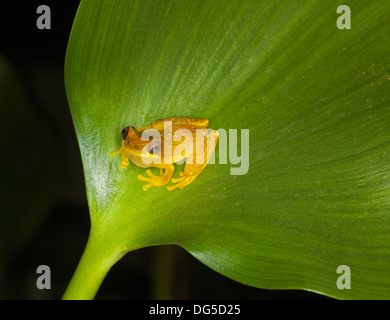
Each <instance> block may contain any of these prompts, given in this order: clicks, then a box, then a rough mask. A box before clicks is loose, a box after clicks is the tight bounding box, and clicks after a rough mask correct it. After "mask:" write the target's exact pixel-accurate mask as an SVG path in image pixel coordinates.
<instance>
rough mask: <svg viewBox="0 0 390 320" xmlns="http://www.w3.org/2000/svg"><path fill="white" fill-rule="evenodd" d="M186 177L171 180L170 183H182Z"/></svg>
mask: <svg viewBox="0 0 390 320" xmlns="http://www.w3.org/2000/svg"><path fill="white" fill-rule="evenodd" d="M185 178H186V177H182V178H172V180H171V181H172V182H173V183H177V182H180V181H183V180H184V179H185Z"/></svg>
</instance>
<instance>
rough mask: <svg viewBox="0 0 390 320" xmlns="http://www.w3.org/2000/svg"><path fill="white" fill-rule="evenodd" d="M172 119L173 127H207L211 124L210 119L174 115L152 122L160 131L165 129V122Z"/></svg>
mask: <svg viewBox="0 0 390 320" xmlns="http://www.w3.org/2000/svg"><path fill="white" fill-rule="evenodd" d="M165 121H170V122H172V127H178V128H179V127H181V128H184V127H187V126H188V127H192V128H193V127H198V128H199V129H200V128H207V127H208V125H209V120H208V119H196V118H187V117H172V118H167V119H163V120H156V121H153V122H152V127H153V128H154V129H156V130H158V131H162V130H164V122H165Z"/></svg>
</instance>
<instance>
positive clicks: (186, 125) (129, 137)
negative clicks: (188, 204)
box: [109, 117, 219, 191]
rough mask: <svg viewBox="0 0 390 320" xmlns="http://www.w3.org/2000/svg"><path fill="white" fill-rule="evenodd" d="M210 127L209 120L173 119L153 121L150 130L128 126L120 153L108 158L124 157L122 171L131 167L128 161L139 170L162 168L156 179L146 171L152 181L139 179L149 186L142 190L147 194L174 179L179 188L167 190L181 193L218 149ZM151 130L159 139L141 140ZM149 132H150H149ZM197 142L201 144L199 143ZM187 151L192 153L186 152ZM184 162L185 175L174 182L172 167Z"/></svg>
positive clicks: (123, 133)
mask: <svg viewBox="0 0 390 320" xmlns="http://www.w3.org/2000/svg"><path fill="white" fill-rule="evenodd" d="M208 125H209V120H207V119H195V118H186V117H174V118H167V119H164V120H157V121H153V122H152V125H151V126H146V127H138V128H137V129H135V128H134V127H132V126H129V127H126V128H124V129H123V130H122V138H123V142H122V146H121V147H120V148H119V149H118V150H117V151H114V152H110V154H109V155H110V157H114V156H116V155H118V154H120V155H121V156H122V161H121V164H120V168H122V169H124V168H126V167H127V166H128V165H129V159H130V160H131V161H132V162H133V163H134V164H136V165H137V166H138V167H142V168H150V167H156V168H160V175H154V174H153V173H152V171H151V170H150V169H148V170H146V174H147V175H148V176H149V177H144V176H143V175H139V176H138V180H141V181H146V182H148V184H146V185H144V186H143V190H145V191H146V190H148V189H149V188H150V187H152V186H153V187H158V186H164V185H166V184H168V182H169V181H170V180H171V179H172V182H173V183H176V184H174V185H172V186H168V187H167V189H168V190H170V191H171V190H174V189H176V188H179V189H182V188H184V187H185V186H187V185H189V184H190V183H191V182H192V181H194V179H195V178H196V177H197V176H198V175H199V174H200V173H201V172H202V170H203V169H204V168H205V167H206V166H207V163H208V161H209V159H210V157H211V155H212V154H213V152H214V149H215V146H216V145H217V142H218V137H219V135H218V131H216V130H209V131H207V130H206V129H207V127H208ZM148 129H154V130H156V131H157V133H158V138H154V139H153V138H152V139H150V136H149V135H148V140H147V139H141V136H142V133H144V131H145V130H148ZM183 129H185V130H183ZM147 132H151V131H150V130H149V131H147ZM184 132H186V133H187V135H186V136H185V140H184V142H182V141H181V140H182V139H181V138H182V137H183V133H184ZM145 133H146V132H145ZM188 133H190V135H188ZM187 137H188V138H187ZM197 139H198V141H196V140H197ZM199 140H201V141H199ZM199 142H200V143H199ZM190 144H191V146H190ZM200 146H201V147H200ZM187 147H189V148H187ZM197 147H198V148H203V150H202V151H200V150H198V151H197V150H196V149H197ZM176 148H177V149H178V150H179V151H177V149H176ZM188 149H189V150H190V151H189V152H185V151H186V150H188ZM175 150H176V151H175ZM184 160H186V164H185V167H184V171H183V172H180V176H181V178H177V179H175V178H172V176H173V172H174V171H175V167H174V165H173V163H177V162H180V161H184ZM189 160H190V161H189ZM151 161H152V162H151Z"/></svg>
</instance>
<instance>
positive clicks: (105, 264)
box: [62, 232, 124, 300]
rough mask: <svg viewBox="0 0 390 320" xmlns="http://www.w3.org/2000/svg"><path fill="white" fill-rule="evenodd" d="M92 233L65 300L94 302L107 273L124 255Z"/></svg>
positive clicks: (66, 292) (65, 294)
mask: <svg viewBox="0 0 390 320" xmlns="http://www.w3.org/2000/svg"><path fill="white" fill-rule="evenodd" d="M106 243H107V242H103V241H102V239H101V238H99V237H96V236H93V233H92V232H91V233H90V236H89V239H88V242H87V245H86V247H85V250H84V253H83V255H82V257H81V259H80V262H79V264H78V266H77V268H76V271H75V272H74V274H73V277H72V279H71V281H70V282H69V285H68V287H67V288H66V291H65V293H64V295H63V297H62V299H63V300H92V299H94V297H95V295H96V293H97V292H98V290H99V288H100V286H101V284H102V282H103V280H104V278H105V277H106V275H107V272H108V271H109V270H110V269H111V267H112V266H113V265H114V264H115V263H116V262H117V261H118V260H120V258H122V256H123V255H124V252H123V251H119V250H112V248H109V247H107V245H106Z"/></svg>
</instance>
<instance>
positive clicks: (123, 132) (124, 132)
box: [122, 127, 130, 140]
mask: <svg viewBox="0 0 390 320" xmlns="http://www.w3.org/2000/svg"><path fill="white" fill-rule="evenodd" d="M129 128H130V127H126V128H124V129H123V130H122V138H123V140H125V139H126V138H127V135H128V134H129Z"/></svg>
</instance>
